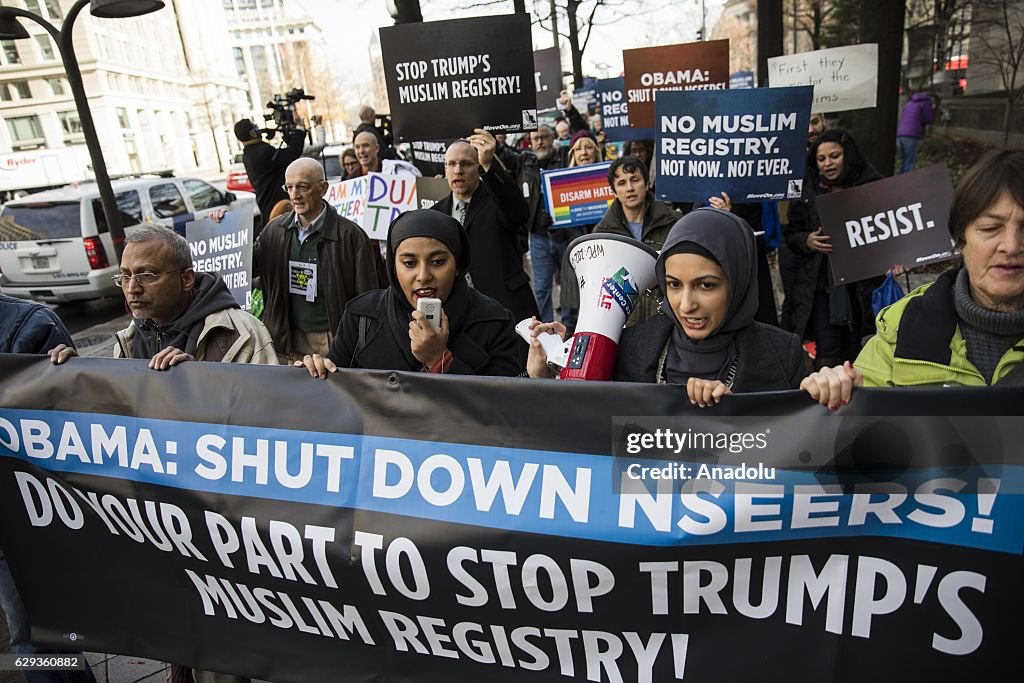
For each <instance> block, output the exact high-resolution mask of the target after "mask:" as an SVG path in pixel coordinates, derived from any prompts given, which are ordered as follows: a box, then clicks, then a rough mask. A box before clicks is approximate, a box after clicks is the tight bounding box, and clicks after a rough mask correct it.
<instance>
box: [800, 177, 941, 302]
mask: <svg viewBox="0 0 1024 683" xmlns="http://www.w3.org/2000/svg"><path fill="white" fill-rule="evenodd" d="M952 202H953V184H952V182H950V179H949V171H948V170H947V169H946V167H945V166H943V165H935V166H928V167H927V168H922V169H919V170H917V171H914V172H913V173H903V174H901V175H897V176H893V177H892V178H886V179H884V180H876V181H875V182H873V183H868V184H866V185H861V186H858V187H851V188H847V189H845V190H843V191H842V192H830V193H828V194H826V195H822V196H820V197H818V198H817V204H818V215H819V216H820V217H821V227H822V230H824V232H825V234H826V235H828V236H829V237H831V238H832V254H831V256H830V258H829V262H830V263H831V265H832V276H833V278H834V279H835V281H836V282H838V283H849V282H857V281H858V280H866V279H867V278H869V277H874V276H875V275H883V274H884V273H885V272H886V271H888V270H889V269H890V268H892V267H893V266H894V265H896V264H901V265H903V266H905V267H907V268H916V267H917V266H923V265H925V264H928V263H935V262H937V261H945V260H947V259H951V258H953V242H952V240H951V239H950V237H949V230H948V227H947V226H948V223H949V207H950V205H951V204H952Z"/></svg>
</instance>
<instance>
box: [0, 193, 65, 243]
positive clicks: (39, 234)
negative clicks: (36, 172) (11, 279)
mask: <svg viewBox="0 0 1024 683" xmlns="http://www.w3.org/2000/svg"><path fill="white" fill-rule="evenodd" d="M81 206H82V205H81V203H80V202H65V203H60V204H54V203H39V204H21V205H15V206H11V205H7V206H5V207H4V208H3V211H2V212H0V241H2V242H20V241H23V240H46V239H61V238H66V237H81V236H82V220H81V218H82V215H81V212H82V209H81Z"/></svg>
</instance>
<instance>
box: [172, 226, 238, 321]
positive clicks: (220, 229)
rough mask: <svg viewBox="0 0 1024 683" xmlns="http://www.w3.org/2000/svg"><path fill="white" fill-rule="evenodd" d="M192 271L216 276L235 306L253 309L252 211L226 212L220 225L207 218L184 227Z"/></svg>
mask: <svg viewBox="0 0 1024 683" xmlns="http://www.w3.org/2000/svg"><path fill="white" fill-rule="evenodd" d="M185 240H186V241H187V242H188V248H189V251H190V252H191V254H192V267H193V268H194V269H195V270H196V272H199V273H217V274H218V275H220V276H221V278H222V279H223V280H224V284H226V285H227V286H228V289H230V290H231V296H233V297H234V298H235V301H237V302H238V305H239V306H241V307H242V308H244V309H245V310H247V311H248V310H249V309H250V308H251V307H252V210H251V209H250V208H249V207H248V206H246V207H244V208H242V209H237V210H235V211H229V212H228V213H226V214H224V217H223V218H222V219H221V220H220V222H219V223H215V222H214V221H213V220H211V219H209V218H203V219H202V220H198V221H193V222H191V223H186V224H185Z"/></svg>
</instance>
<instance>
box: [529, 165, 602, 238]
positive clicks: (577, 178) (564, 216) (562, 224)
mask: <svg viewBox="0 0 1024 683" xmlns="http://www.w3.org/2000/svg"><path fill="white" fill-rule="evenodd" d="M611 165H612V164H611V162H610V161H606V162H604V163H602V164H587V165H586V166H573V167H572V168H560V169H558V170H554V171H542V172H541V174H540V176H541V185H542V186H543V187H544V201H545V205H546V207H547V210H548V214H549V215H550V216H551V221H552V223H551V227H552V228H568V227H570V226H573V225H588V224H593V223H598V222H600V221H601V219H602V218H604V214H605V212H606V211H608V205H609V204H610V203H611V202H612V200H613V199H615V193H614V192H612V188H611V186H610V185H608V167H609V166H611Z"/></svg>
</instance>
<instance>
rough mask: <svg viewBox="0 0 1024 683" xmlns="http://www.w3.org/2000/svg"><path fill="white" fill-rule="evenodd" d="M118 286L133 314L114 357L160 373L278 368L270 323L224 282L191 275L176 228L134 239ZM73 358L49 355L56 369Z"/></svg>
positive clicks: (64, 351)
mask: <svg viewBox="0 0 1024 683" xmlns="http://www.w3.org/2000/svg"><path fill="white" fill-rule="evenodd" d="M114 282H115V283H116V284H117V285H118V286H119V287H120V288H121V293H122V294H123V295H124V300H125V305H126V306H127V307H128V310H129V311H130V312H131V314H132V321H131V323H130V324H129V325H128V327H127V328H125V329H123V330H121V331H120V332H117V333H116V334H115V335H114V337H115V344H114V358H135V359H140V360H148V361H149V367H150V368H152V369H154V370H167V369H168V368H170V367H172V366H174V365H177V364H179V363H182V362H184V361H189V360H205V361H220V362H223V363H258V364H264V365H272V364H274V363H276V362H277V354H276V353H275V352H274V344H273V342H272V341H271V337H270V333H269V332H268V331H267V328H266V327H264V326H263V323H261V322H260V321H259V320H257V319H256V318H254V317H253V316H251V315H249V314H248V313H246V312H245V311H243V310H241V309H240V308H239V306H238V303H237V302H236V301H235V298H234V297H233V296H232V295H231V291H230V290H229V289H228V288H227V285H225V284H224V280H223V279H221V277H220V276H219V275H217V274H216V273H197V272H196V271H194V270H193V269H192V254H191V252H190V251H189V248H188V242H186V241H185V238H183V237H182V236H181V235H179V234H178V233H176V232H174V231H173V230H171V229H169V228H165V227H163V226H159V225H147V226H143V227H141V228H138V229H136V230H134V231H132V232H130V233H128V236H127V237H126V238H125V247H124V254H123V255H122V257H121V266H120V272H119V273H118V274H117V275H115V276H114ZM74 355H77V354H76V353H75V350H74V349H73V348H70V347H69V346H65V345H63V344H61V345H59V346H57V347H56V348H54V349H53V350H51V351H50V358H51V360H52V361H53V362H54V363H57V364H60V363H63V362H64V361H66V360H67V359H68V358H70V357H71V356H74Z"/></svg>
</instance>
